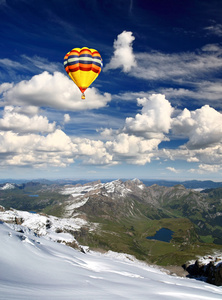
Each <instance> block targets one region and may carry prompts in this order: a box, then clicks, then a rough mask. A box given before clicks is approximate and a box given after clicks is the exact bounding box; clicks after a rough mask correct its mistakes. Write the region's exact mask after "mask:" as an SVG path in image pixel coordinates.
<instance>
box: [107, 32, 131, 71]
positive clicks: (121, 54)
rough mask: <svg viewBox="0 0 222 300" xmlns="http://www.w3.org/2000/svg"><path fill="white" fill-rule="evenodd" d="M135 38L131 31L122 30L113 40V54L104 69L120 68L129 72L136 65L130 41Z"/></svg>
mask: <svg viewBox="0 0 222 300" xmlns="http://www.w3.org/2000/svg"><path fill="white" fill-rule="evenodd" d="M134 40H135V37H134V36H133V33H132V32H131V31H123V32H122V33H121V34H119V35H118V36H117V39H116V40H115V41H114V45H113V47H114V54H113V56H112V58H111V60H110V62H109V63H108V64H107V65H106V66H105V68H104V71H107V70H109V69H117V68H122V69H123V71H124V72H129V71H130V70H131V68H132V67H135V66H136V59H135V55H134V53H133V47H132V43H133V41H134Z"/></svg>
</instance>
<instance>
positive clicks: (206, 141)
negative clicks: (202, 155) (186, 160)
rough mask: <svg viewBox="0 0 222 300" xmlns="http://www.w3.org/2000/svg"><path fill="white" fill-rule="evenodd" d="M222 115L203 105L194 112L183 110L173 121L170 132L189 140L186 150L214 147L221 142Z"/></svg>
mask: <svg viewBox="0 0 222 300" xmlns="http://www.w3.org/2000/svg"><path fill="white" fill-rule="evenodd" d="M221 124H222V114H221V113H219V112H218V111H216V110H215V109H213V108H212V107H210V106H209V105H205V106H203V107H202V108H200V109H197V110H195V111H191V112H190V111H189V110H187V109H184V110H183V111H182V112H181V113H180V114H179V115H178V116H177V117H176V118H174V119H173V124H172V130H173V132H174V133H175V134H179V135H184V136H186V137H188V138H189V141H188V143H187V144H186V146H187V148H188V149H199V148H207V147H212V146H215V145H217V144H219V143H221V142H222V126H221Z"/></svg>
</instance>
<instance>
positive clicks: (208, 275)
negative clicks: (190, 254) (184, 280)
mask: <svg viewBox="0 0 222 300" xmlns="http://www.w3.org/2000/svg"><path fill="white" fill-rule="evenodd" d="M183 268H184V270H186V271H187V272H188V273H189V275H188V277H191V278H198V279H201V280H204V281H206V282H208V283H211V284H214V285H217V286H221V285H222V256H218V255H216V256H204V257H202V258H199V259H197V260H196V261H190V262H188V263H186V264H185V265H183Z"/></svg>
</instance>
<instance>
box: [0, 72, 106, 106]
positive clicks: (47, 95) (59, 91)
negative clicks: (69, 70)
mask: <svg viewBox="0 0 222 300" xmlns="http://www.w3.org/2000/svg"><path fill="white" fill-rule="evenodd" d="M6 88H7V89H6ZM0 89H1V86H0ZM86 97H87V101H82V99H81V93H80V91H79V89H78V88H77V86H76V85H75V84H74V83H73V82H72V81H71V80H70V79H69V78H68V76H65V75H64V74H62V73H59V72H55V73H54V74H49V73H48V72H43V73H41V74H39V75H35V76H33V77H32V78H31V79H30V80H24V81H21V82H19V83H18V84H15V85H14V86H7V87H6V86H4V91H3V97H2V105H16V106H23V105H28V106H37V107H52V108H56V109H60V110H70V111H78V110H85V109H97V108H101V107H104V106H106V104H107V102H109V101H110V100H111V96H110V94H108V93H105V94H104V95H101V94H100V93H99V92H98V90H97V89H95V88H89V89H87V92H86Z"/></svg>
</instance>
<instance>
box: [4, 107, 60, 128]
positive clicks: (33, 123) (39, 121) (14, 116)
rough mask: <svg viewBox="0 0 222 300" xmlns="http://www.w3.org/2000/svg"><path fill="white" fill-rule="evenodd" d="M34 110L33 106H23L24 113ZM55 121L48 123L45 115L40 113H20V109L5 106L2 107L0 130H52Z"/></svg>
mask: <svg viewBox="0 0 222 300" xmlns="http://www.w3.org/2000/svg"><path fill="white" fill-rule="evenodd" d="M34 111H35V112H36V110H35V109H33V107H29V108H24V112H25V113H33V112H34ZM55 126H56V123H55V122H53V123H49V121H48V119H47V117H44V116H41V115H34V116H31V117H29V116H27V115H26V114H23V113H22V109H21V107H20V108H14V107H13V106H6V107H5V109H4V114H3V118H2V119H0V130H3V131H9V130H10V131H15V132H19V133H24V132H29V133H33V132H53V131H54V130H55Z"/></svg>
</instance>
